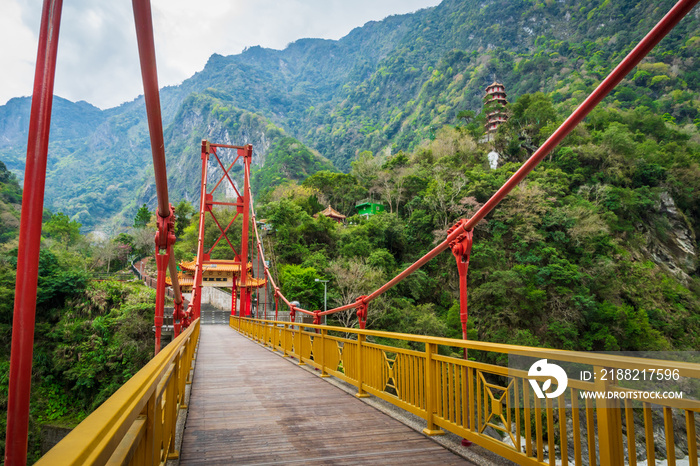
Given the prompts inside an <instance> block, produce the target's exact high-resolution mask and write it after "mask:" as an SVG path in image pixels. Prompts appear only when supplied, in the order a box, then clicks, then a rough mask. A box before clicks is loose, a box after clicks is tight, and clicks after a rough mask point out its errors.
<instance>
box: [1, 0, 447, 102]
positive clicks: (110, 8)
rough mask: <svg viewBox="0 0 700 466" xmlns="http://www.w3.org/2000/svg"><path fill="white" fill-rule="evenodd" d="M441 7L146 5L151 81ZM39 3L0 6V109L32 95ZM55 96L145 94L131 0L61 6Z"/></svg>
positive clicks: (376, 3) (375, 2)
mask: <svg viewBox="0 0 700 466" xmlns="http://www.w3.org/2000/svg"><path fill="white" fill-rule="evenodd" d="M437 3H439V1H438V0H355V1H352V2H350V1H347V0H255V1H251V0H248V1H244V0H198V1H192V0H152V9H153V22H154V31H155V45H156V55H157V60H158V78H159V83H160V85H161V86H166V85H173V84H179V83H180V82H182V81H183V80H184V79H187V78H188V77H190V76H191V75H193V74H194V73H195V72H197V71H200V70H201V69H202V68H203V67H204V64H205V63H206V61H207V59H208V58H209V56H210V55H211V54H212V53H219V54H222V55H231V54H236V53H240V52H241V51H242V50H243V49H244V48H245V47H248V46H253V45H261V46H263V47H269V48H276V49H282V48H284V47H285V46H286V45H287V44H288V43H290V42H293V41H295V40H297V39H300V38H305V37H321V38H326V39H339V38H341V37H343V36H345V35H346V34H347V33H348V32H350V31H351V30H352V29H353V28H355V27H358V26H361V25H362V24H364V23H366V22H367V21H371V20H381V19H383V18H385V17H386V16H389V15H392V14H401V13H408V12H411V11H415V10H417V9H420V8H424V7H428V6H433V5H436V4H437ZM41 5H42V2H41V0H0V7H1V10H0V11H1V12H2V13H1V14H0V43H2V44H11V46H3V47H1V48H0V70H2V71H1V72H0V104H4V103H5V102H6V101H7V100H8V99H10V98H12V97H17V96H22V95H30V94H31V90H32V83H33V78H34V62H35V59H36V58H35V57H36V49H37V40H38V30H39V23H40V20H41ZM54 91H55V93H56V94H57V95H60V96H61V97H65V98H67V99H70V100H73V101H77V100H87V101H88V102H90V103H92V104H94V105H97V106H99V107H102V108H108V107H113V106H116V105H119V104H120V103H122V102H125V101H128V100H132V99H133V98H135V97H136V96H137V95H139V94H141V93H142V92H143V88H142V83H141V74H140V70H139V63H138V51H137V48H136V33H135V29H134V19H133V12H132V9H131V2H128V1H116V2H115V1H107V2H103V1H100V2H95V1H93V0H71V1H70V2H68V1H66V2H64V3H63V14H62V20H61V30H60V38H59V47H58V64H57V69H56V82H55V88H54Z"/></svg>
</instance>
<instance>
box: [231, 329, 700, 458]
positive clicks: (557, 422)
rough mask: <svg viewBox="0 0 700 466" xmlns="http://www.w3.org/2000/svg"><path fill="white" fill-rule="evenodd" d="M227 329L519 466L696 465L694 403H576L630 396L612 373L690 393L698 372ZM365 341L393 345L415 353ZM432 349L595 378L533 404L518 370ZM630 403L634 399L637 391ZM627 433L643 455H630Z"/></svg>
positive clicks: (499, 350)
mask: <svg viewBox="0 0 700 466" xmlns="http://www.w3.org/2000/svg"><path fill="white" fill-rule="evenodd" d="M230 326H231V327H232V328H234V329H235V330H238V331H239V332H240V333H242V334H243V335H246V336H248V337H249V338H251V339H253V340H255V341H257V342H259V343H260V344H263V345H265V346H268V347H270V348H272V349H273V350H275V351H279V352H280V353H282V355H283V356H291V357H294V358H297V359H298V360H299V364H308V365H310V366H313V367H315V368H317V369H318V370H319V371H320V372H319V375H320V376H321V377H328V376H329V375H332V376H334V377H337V378H339V379H341V380H343V381H345V382H347V383H349V384H352V385H354V386H355V387H357V389H358V392H357V396H358V397H364V396H369V395H374V396H376V397H378V398H381V399H382V400H385V401H387V402H389V403H392V404H394V405H396V406H398V407H400V408H403V409H405V410H406V411H408V412H410V413H413V414H415V415H417V416H419V417H421V418H423V419H425V420H426V422H427V426H426V428H425V430H424V432H425V433H426V434H428V435H437V434H441V433H444V431H443V430H442V429H444V430H447V431H450V432H453V433H455V434H457V435H459V436H461V437H464V438H466V439H468V440H470V441H472V442H474V443H477V444H478V445H481V446H482V447H485V448H487V449H489V450H491V451H493V452H495V453H497V454H499V455H501V456H503V457H504V458H507V459H509V460H512V461H515V462H517V463H519V464H536V465H546V464H549V465H552V466H554V465H555V464H562V465H568V464H570V463H571V464H576V465H582V464H584V463H583V459H584V458H587V461H586V463H587V464H589V465H591V466H593V465H602V466H609V465H623V464H630V465H636V464H637V456H639V457H640V458H647V463H646V464H653V463H654V458H655V456H657V455H655V450H656V449H657V447H658V446H659V445H657V443H661V444H662V445H660V446H662V447H664V448H665V449H666V452H667V453H666V455H665V456H666V457H667V464H668V465H669V466H671V465H674V464H675V462H676V460H675V458H676V453H677V446H680V448H681V450H684V452H687V456H688V461H689V464H690V465H695V466H697V465H698V451H697V444H698V438H697V433H698V432H700V431H698V428H697V426H696V423H697V422H698V419H697V418H698V416H696V413H700V402H698V401H697V400H692V399H688V398H687V397H686V398H685V399H654V400H653V401H648V400H647V401H632V400H630V399H624V400H621V399H614V400H610V399H595V400H594V399H591V398H586V397H585V396H584V395H586V394H591V393H595V392H602V391H605V392H615V393H618V394H620V393H623V392H635V391H636V390H634V389H631V388H626V387H623V386H620V385H616V384H615V383H614V381H609V380H603V379H604V378H605V377H602V375H604V374H610V373H611V371H613V370H615V371H617V370H618V369H621V370H623V371H624V370H630V371H635V370H636V371H647V373H648V372H649V371H653V370H664V371H666V370H669V369H670V370H672V371H673V374H676V375H677V376H678V380H679V383H680V384H681V385H680V388H685V389H688V387H695V389H697V387H698V385H699V384H700V364H694V363H686V362H672V361H664V360H658V359H644V358H633V357H625V356H617V355H605V354H596V353H584V352H574V351H561V350H551V349H543V348H533V347H522V346H514V345H502V344H494V343H480V342H475V341H465V340H453V339H447V338H434V337H425V336H417V335H407V334H397V333H390V332H379V331H372V330H359V329H346V328H340V327H326V326H320V325H311V324H291V323H289V322H274V321H265V320H253V319H237V318H231V320H230ZM317 332H318V333H317ZM348 335H352V336H353V337H354V338H347V337H346V336H348ZM368 339H370V340H371V339H382V340H384V341H387V340H394V341H397V340H400V341H402V342H409V343H411V345H412V346H414V347H418V348H421V347H424V348H425V349H424V350H422V351H417V350H412V349H404V348H398V347H394V346H388V345H381V344H377V343H372V342H370V341H368ZM411 345H409V346H411ZM442 345H444V346H447V347H459V348H466V349H468V350H470V351H471V350H478V351H480V352H484V353H490V356H492V357H491V358H487V359H488V360H504V359H505V358H506V357H508V356H518V357H530V358H537V359H545V358H546V359H547V360H548V361H559V362H565V363H576V364H577V367H580V368H582V369H586V368H587V372H588V373H590V374H595V375H596V376H597V377H595V381H586V380H577V379H573V378H569V379H568V387H567V390H566V392H565V394H564V395H562V396H560V397H558V398H557V399H552V398H544V399H540V398H538V397H537V396H536V395H535V392H534V391H533V388H531V386H530V383H529V380H530V379H532V377H528V372H527V370H517V369H513V368H509V367H506V366H500V365H495V364H487V363H483V362H476V361H473V360H465V359H462V358H456V357H450V356H444V355H441V354H439V353H438V346H442ZM401 346H403V347H406V346H407V345H406V344H405V343H403V344H402V345H401ZM482 354H483V353H482ZM582 378H583V377H582ZM535 379H536V380H540V381H544V380H545V378H535ZM677 388H678V387H677ZM638 395H640V399H644V397H643V396H641V395H644V393H641V392H640V393H638ZM652 405H653V406H654V408H659V409H652ZM635 413H636V416H635ZM636 426H639V428H637V427H636ZM489 428H490V429H489ZM487 429H488V430H487ZM637 430H641V432H639V433H640V434H643V435H640V438H644V442H645V445H644V446H645V448H644V450H646V451H638V450H639V448H638V445H637V442H636V434H637ZM655 435H656V438H655ZM658 438H662V439H663V440H661V441H659V442H657V439H658ZM684 452H683V453H684ZM678 453H681V452H678ZM679 456H683V454H680V455H679Z"/></svg>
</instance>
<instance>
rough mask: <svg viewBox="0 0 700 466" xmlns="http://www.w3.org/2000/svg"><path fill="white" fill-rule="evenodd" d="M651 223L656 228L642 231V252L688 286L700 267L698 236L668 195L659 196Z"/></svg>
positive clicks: (645, 228)
mask: <svg viewBox="0 0 700 466" xmlns="http://www.w3.org/2000/svg"><path fill="white" fill-rule="evenodd" d="M652 219H653V225H650V224H646V225H642V226H641V228H640V229H641V230H642V231H643V232H644V237H645V239H646V245H645V247H644V248H643V249H642V251H643V252H644V254H645V255H646V256H647V257H648V258H650V259H651V260H653V261H654V262H655V263H656V264H658V265H660V266H661V267H663V268H664V269H666V270H668V271H669V272H671V273H672V274H673V275H674V276H676V277H677V278H678V279H680V280H681V281H682V282H683V283H684V284H686V285H687V284H688V282H689V280H690V276H689V275H690V274H692V273H694V272H695V271H696V269H697V267H698V256H697V249H696V246H695V245H696V244H697V243H696V238H695V233H694V232H693V230H692V228H691V227H690V224H689V222H688V221H687V219H686V218H685V216H684V215H683V213H682V212H681V211H679V210H678V208H677V207H676V203H675V202H674V201H673V198H672V197H671V195H670V194H669V193H667V192H662V193H661V194H660V196H659V202H657V203H656V205H655V206H654V212H653V213H652Z"/></svg>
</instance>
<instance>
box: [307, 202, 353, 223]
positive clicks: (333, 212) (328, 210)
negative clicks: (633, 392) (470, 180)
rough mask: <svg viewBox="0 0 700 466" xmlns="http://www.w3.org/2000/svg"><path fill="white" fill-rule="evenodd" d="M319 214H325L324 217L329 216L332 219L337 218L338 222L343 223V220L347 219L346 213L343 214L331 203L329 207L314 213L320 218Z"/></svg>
mask: <svg viewBox="0 0 700 466" xmlns="http://www.w3.org/2000/svg"><path fill="white" fill-rule="evenodd" d="M319 215H323V216H324V217H328V218H330V219H331V220H335V221H336V222H338V223H343V222H345V219H346V217H345V215H343V214H341V213H340V212H338V211H337V210H335V209H334V208H333V207H331V206H330V205H329V206H328V208H326V209H323V210H322V211H321V212H319V213H317V214H314V218H318V216H319Z"/></svg>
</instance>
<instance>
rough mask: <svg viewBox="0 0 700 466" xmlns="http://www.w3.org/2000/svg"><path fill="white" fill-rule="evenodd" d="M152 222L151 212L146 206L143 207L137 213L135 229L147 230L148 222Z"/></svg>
mask: <svg viewBox="0 0 700 466" xmlns="http://www.w3.org/2000/svg"><path fill="white" fill-rule="evenodd" d="M150 221H151V211H150V210H148V207H146V204H144V205H142V206H141V207H140V208H139V210H138V212H136V217H134V228H146V225H148V222H150Z"/></svg>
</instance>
